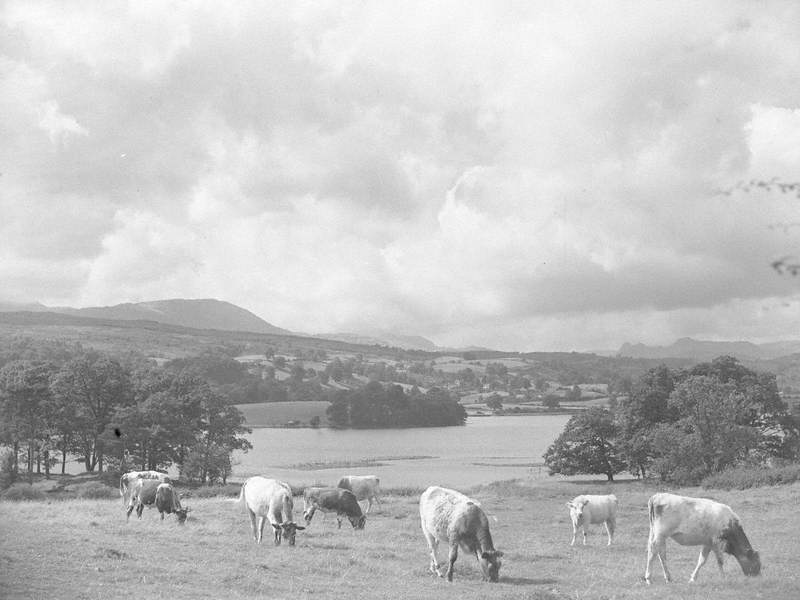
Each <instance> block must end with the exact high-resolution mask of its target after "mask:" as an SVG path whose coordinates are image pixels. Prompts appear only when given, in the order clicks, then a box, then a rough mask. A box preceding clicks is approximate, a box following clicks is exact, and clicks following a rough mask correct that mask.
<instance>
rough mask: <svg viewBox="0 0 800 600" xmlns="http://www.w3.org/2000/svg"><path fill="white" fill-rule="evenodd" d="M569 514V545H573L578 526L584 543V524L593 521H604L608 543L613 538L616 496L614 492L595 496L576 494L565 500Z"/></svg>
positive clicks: (609, 543)
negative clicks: (570, 538) (570, 521)
mask: <svg viewBox="0 0 800 600" xmlns="http://www.w3.org/2000/svg"><path fill="white" fill-rule="evenodd" d="M567 507H568V508H569V516H570V519H571V520H572V541H571V542H570V543H569V544H570V546H574V545H575V535H576V534H577V533H578V527H580V528H581V530H582V531H583V545H584V546H585V545H586V526H587V525H594V524H595V523H604V524H605V526H606V533H608V545H609V546H610V545H611V542H612V541H613V539H614V528H615V527H616V526H617V497H616V496H615V495H614V494H609V495H608V496H596V495H592V494H587V495H583V496H576V497H575V498H574V499H573V500H572V501H571V502H567Z"/></svg>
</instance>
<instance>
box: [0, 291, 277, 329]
mask: <svg viewBox="0 0 800 600" xmlns="http://www.w3.org/2000/svg"><path fill="white" fill-rule="evenodd" d="M18 311H28V312H52V313H57V314H65V315H72V316H77V317H88V318H94V319H111V320H119V321H154V322H157V323H164V324H166V325H176V326H180V327H189V328H192V329H219V330H223V331H242V332H252V333H272V334H278V335H292V332H291V331H289V330H288V329H283V328H281V327H277V326H275V325H273V324H271V323H269V322H267V321H265V320H264V319H262V318H261V317H259V316H258V315H256V314H254V313H252V312H250V311H249V310H247V309H245V308H242V307H240V306H237V305H235V304H232V303H230V302H227V301H225V300H216V299H213V298H198V299H186V298H170V299H167V300H151V301H146V302H125V303H122V304H115V305H112V306H90V307H86V308H72V307H69V306H54V307H48V306H45V305H43V304H40V303H26V304H17V303H5V302H4V303H0V312H18Z"/></svg>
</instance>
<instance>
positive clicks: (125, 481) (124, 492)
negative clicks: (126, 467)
mask: <svg viewBox="0 0 800 600" xmlns="http://www.w3.org/2000/svg"><path fill="white" fill-rule="evenodd" d="M138 479H154V480H157V481H159V482H161V483H170V481H171V480H170V478H169V476H168V475H167V474H166V473H162V472H161V471H128V472H127V473H123V474H122V476H121V477H120V478H119V495H120V496H122V503H123V504H124V505H125V506H126V507H127V506H128V505H129V504H130V498H131V487H132V486H133V484H134V483H135V482H136V480H138Z"/></svg>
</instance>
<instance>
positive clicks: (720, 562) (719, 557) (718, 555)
mask: <svg viewBox="0 0 800 600" xmlns="http://www.w3.org/2000/svg"><path fill="white" fill-rule="evenodd" d="M711 549H712V550H713V551H714V556H715V557H716V559H717V566H718V567H719V574H720V577H725V571H724V570H723V569H722V565H723V564H724V562H725V555H724V554H722V550H720V548H719V546H717V545H714V546H712V547H711Z"/></svg>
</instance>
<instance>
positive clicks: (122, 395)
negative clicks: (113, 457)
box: [51, 351, 133, 472]
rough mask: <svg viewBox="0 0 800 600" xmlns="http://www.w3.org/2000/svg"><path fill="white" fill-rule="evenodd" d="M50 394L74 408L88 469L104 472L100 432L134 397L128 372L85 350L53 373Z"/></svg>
mask: <svg viewBox="0 0 800 600" xmlns="http://www.w3.org/2000/svg"><path fill="white" fill-rule="evenodd" d="M51 387H52V390H53V393H54V394H55V395H56V396H57V397H58V398H59V402H71V403H72V404H73V405H74V406H75V407H76V411H77V424H78V428H77V430H76V437H77V440H78V444H79V445H80V448H81V453H82V454H83V459H84V465H85V467H86V470H87V471H94V470H95V468H97V469H98V470H99V471H100V472H102V471H103V457H104V452H105V441H104V438H103V434H104V433H105V431H106V428H107V427H108V425H109V424H110V422H111V419H112V417H113V415H114V412H115V410H116V409H117V408H118V407H120V406H125V405H128V404H130V403H131V402H132V400H133V389H132V386H131V381H130V377H129V374H128V372H127V371H126V370H125V369H124V368H123V367H122V366H121V365H120V364H119V362H117V361H116V360H114V359H112V358H110V357H109V356H106V355H104V354H101V353H98V352H94V351H91V352H86V353H84V354H81V355H79V356H77V357H75V358H73V359H72V360H70V361H68V362H67V363H66V364H65V365H64V366H63V367H62V368H61V369H60V370H59V372H58V373H57V374H56V375H55V378H54V379H53V383H52V386H51Z"/></svg>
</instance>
